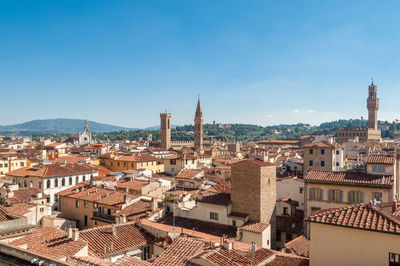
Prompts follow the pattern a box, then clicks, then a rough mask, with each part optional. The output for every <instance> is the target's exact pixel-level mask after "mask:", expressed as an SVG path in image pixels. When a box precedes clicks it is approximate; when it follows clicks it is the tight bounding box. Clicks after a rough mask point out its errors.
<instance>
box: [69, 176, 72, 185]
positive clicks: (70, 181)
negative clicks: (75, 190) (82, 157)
mask: <svg viewBox="0 0 400 266" xmlns="http://www.w3.org/2000/svg"><path fill="white" fill-rule="evenodd" d="M69 185H70V186H72V177H69Z"/></svg>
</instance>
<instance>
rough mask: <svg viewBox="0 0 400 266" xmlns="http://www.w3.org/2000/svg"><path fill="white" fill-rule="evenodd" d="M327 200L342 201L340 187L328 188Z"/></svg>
mask: <svg viewBox="0 0 400 266" xmlns="http://www.w3.org/2000/svg"><path fill="white" fill-rule="evenodd" d="M328 200H329V201H336V202H342V201H343V191H341V190H340V189H329V190H328Z"/></svg>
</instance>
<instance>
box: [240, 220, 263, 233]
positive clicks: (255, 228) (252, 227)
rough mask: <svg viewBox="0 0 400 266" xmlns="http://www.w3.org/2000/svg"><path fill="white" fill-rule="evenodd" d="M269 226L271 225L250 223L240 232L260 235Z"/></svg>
mask: <svg viewBox="0 0 400 266" xmlns="http://www.w3.org/2000/svg"><path fill="white" fill-rule="evenodd" d="M269 226H270V225H269V224H268V223H261V222H249V223H247V224H245V225H243V226H241V227H239V230H240V231H247V232H252V233H258V234H260V233H262V232H264V231H265V230H266V229H267V228H268V227H269Z"/></svg>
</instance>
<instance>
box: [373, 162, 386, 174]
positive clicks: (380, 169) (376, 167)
mask: <svg viewBox="0 0 400 266" xmlns="http://www.w3.org/2000/svg"><path fill="white" fill-rule="evenodd" d="M372 172H374V173H381V174H383V173H385V165H384V164H373V165H372Z"/></svg>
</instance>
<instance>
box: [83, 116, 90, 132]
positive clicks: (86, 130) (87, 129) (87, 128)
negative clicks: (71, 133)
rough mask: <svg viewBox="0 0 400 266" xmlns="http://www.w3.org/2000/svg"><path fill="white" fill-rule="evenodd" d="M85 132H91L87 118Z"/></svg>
mask: <svg viewBox="0 0 400 266" xmlns="http://www.w3.org/2000/svg"><path fill="white" fill-rule="evenodd" d="M84 131H85V132H88V131H89V126H88V121H87V118H86V120H85V128H84Z"/></svg>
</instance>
